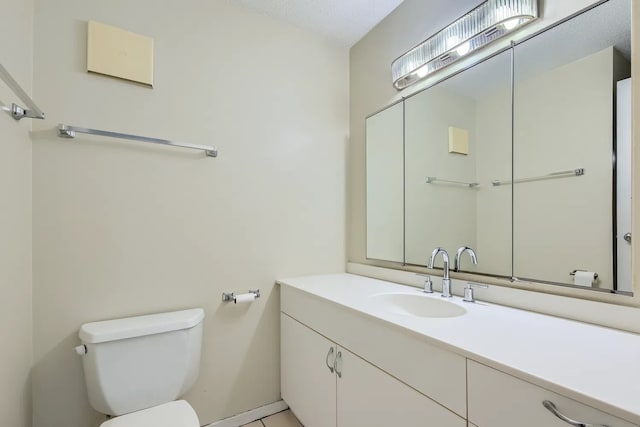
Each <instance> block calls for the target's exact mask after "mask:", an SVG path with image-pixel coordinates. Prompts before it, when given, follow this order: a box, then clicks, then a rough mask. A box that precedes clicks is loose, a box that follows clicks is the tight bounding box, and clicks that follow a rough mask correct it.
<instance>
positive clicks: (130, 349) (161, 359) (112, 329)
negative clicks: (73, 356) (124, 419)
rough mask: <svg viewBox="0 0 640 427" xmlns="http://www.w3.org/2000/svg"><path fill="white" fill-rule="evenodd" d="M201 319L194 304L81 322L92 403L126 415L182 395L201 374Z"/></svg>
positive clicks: (103, 409) (201, 316)
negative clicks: (151, 312)
mask: <svg viewBox="0 0 640 427" xmlns="http://www.w3.org/2000/svg"><path fill="white" fill-rule="evenodd" d="M202 319H204V310H203V309H201V308H196V309H191V310H183V311H175V312H171V313H159V314H152V315H147V316H137V317H128V318H124V319H114V320H106V321H101V322H92V323H86V324H84V325H82V327H81V328H80V333H79V336H80V340H81V341H82V344H83V345H84V348H82V347H80V349H81V350H83V351H84V353H85V354H83V355H82V365H83V368H84V378H85V381H86V384H87V392H88V394H89V403H91V406H93V408H94V409H96V410H97V411H99V412H102V413H103V414H109V415H124V414H128V413H130V412H134V411H138V410H141V409H145V408H150V407H152V406H156V405H160V404H163V403H167V402H171V401H173V400H176V399H177V398H179V397H181V396H182V395H184V393H186V392H187V390H189V388H190V387H191V386H192V385H193V383H194V382H195V380H196V378H197V377H198V369H199V367H200V348H201V344H202ZM85 349H86V350H85Z"/></svg>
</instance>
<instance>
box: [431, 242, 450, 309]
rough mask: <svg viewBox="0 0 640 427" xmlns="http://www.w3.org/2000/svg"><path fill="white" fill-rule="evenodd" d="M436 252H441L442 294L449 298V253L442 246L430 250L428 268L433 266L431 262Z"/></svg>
mask: <svg viewBox="0 0 640 427" xmlns="http://www.w3.org/2000/svg"><path fill="white" fill-rule="evenodd" d="M438 254H442V261H443V263H444V273H443V275H442V296H443V297H444V298H451V279H449V254H448V253H447V251H445V250H444V249H443V248H435V249H434V250H433V252H431V258H429V265H428V266H427V267H428V268H433V263H434V261H435V260H436V257H437V256H438Z"/></svg>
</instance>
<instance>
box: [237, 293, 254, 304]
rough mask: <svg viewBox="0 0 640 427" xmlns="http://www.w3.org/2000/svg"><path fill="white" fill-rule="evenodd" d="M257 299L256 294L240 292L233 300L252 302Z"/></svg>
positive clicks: (243, 302)
mask: <svg viewBox="0 0 640 427" xmlns="http://www.w3.org/2000/svg"><path fill="white" fill-rule="evenodd" d="M255 299H256V294H253V293H248V294H240V295H236V296H235V298H234V299H233V301H234V302H235V303H236V304H250V303H252V302H253V301H254V300H255Z"/></svg>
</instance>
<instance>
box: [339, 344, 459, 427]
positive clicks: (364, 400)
mask: <svg viewBox="0 0 640 427" xmlns="http://www.w3.org/2000/svg"><path fill="white" fill-rule="evenodd" d="M336 368H337V373H338V414H337V416H338V427H362V426H367V427H389V426H402V427H418V426H419V427H466V425H467V422H466V420H464V419H462V418H460V417H459V416H458V415H455V414H454V413H453V412H451V411H449V410H447V409H445V408H444V407H442V406H440V405H439V404H437V403H435V402H434V401H433V400H431V399H429V398H428V397H426V396H424V395H423V394H421V393H418V392H417V391H415V390H414V389H412V388H411V387H409V386H407V385H406V384H404V383H402V382H400V381H398V380H397V379H395V378H394V377H392V376H391V375H389V374H387V373H386V372H384V371H381V370H380V369H378V368H376V367H375V366H373V365H371V364H370V363H368V362H366V361H365V360H363V359H361V358H359V357H358V356H356V355H354V354H353V353H350V352H349V351H347V350H345V349H343V348H340V347H338V361H337V363H336ZM424 369H430V368H429V367H427V366H425V368H424Z"/></svg>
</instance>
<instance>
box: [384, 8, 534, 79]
mask: <svg viewBox="0 0 640 427" xmlns="http://www.w3.org/2000/svg"><path fill="white" fill-rule="evenodd" d="M537 17H538V0H487V1H485V2H484V3H482V4H481V5H479V6H478V7H476V8H475V9H473V10H472V11H471V12H469V13H467V14H466V15H463V16H462V17H460V18H458V19H457V20H455V21H454V22H453V23H451V24H449V25H448V26H446V27H445V28H444V29H442V30H441V31H439V32H437V33H436V34H434V35H433V36H432V37H430V38H428V39H427V40H425V41H423V42H422V43H420V44H419V45H418V46H416V47H414V48H413V49H411V50H410V51H408V52H406V53H405V54H404V55H402V56H401V57H399V58H398V59H396V60H395V61H393V63H392V64H391V73H392V74H393V85H394V86H395V88H396V89H398V90H402V89H404V88H406V87H409V86H411V85H412V84H414V83H416V82H418V81H420V80H422V79H423V78H425V77H427V76H428V75H430V74H432V73H433V72H435V71H437V70H439V69H441V68H443V67H446V66H447V65H450V64H452V63H454V62H456V61H457V60H458V59H460V58H462V57H463V56H465V55H468V54H469V53H471V52H474V51H476V50H478V49H480V48H481V47H483V46H486V45H487V44H489V43H491V42H493V41H494V40H497V39H499V38H501V37H502V36H504V35H506V34H509V33H510V32H513V31H515V30H516V29H518V28H520V27H522V26H523V25H525V24H528V23H529V22H531V21H533V20H535V19H536V18H537Z"/></svg>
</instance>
